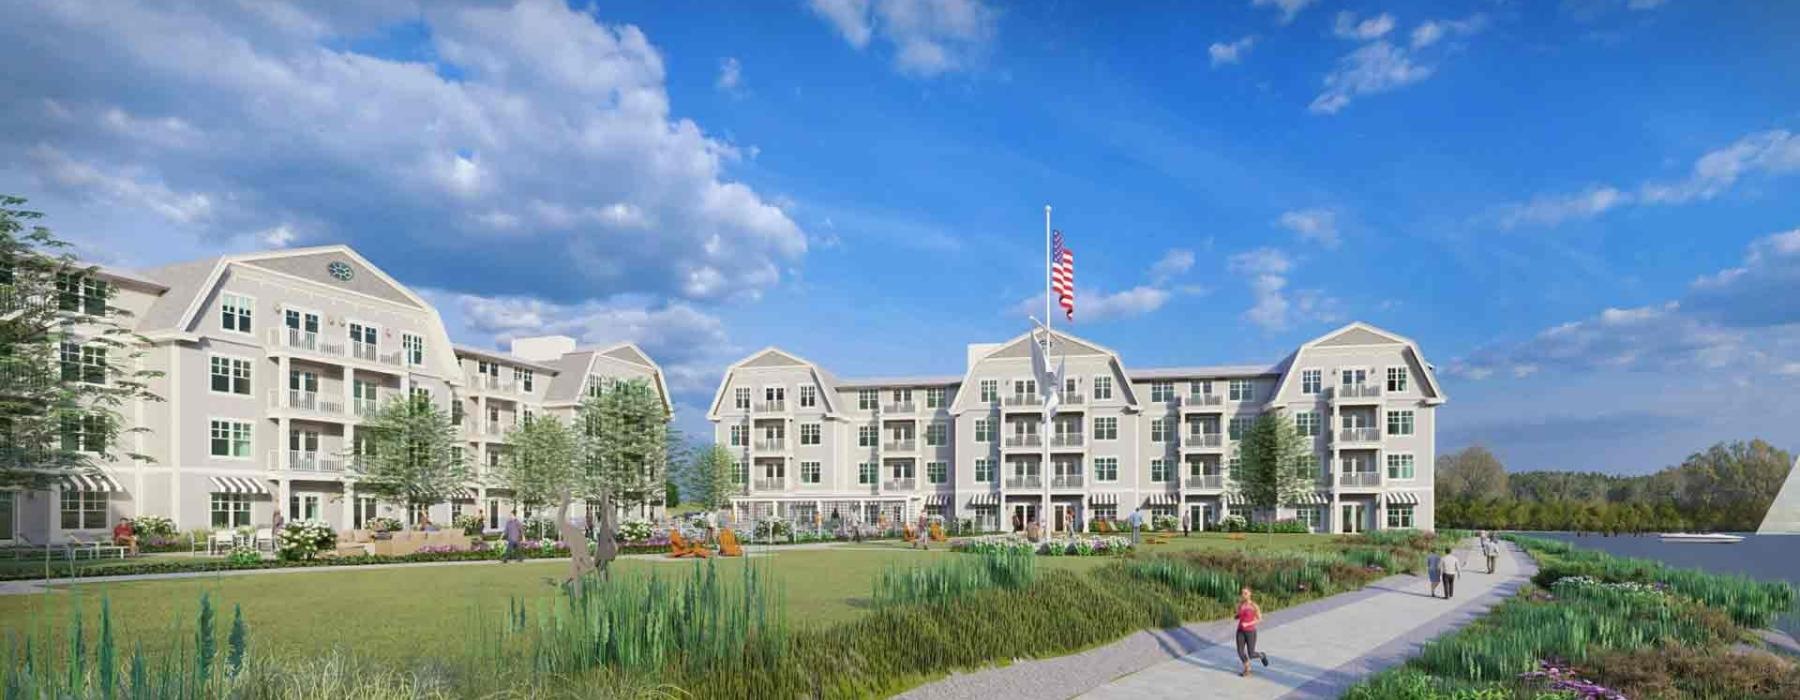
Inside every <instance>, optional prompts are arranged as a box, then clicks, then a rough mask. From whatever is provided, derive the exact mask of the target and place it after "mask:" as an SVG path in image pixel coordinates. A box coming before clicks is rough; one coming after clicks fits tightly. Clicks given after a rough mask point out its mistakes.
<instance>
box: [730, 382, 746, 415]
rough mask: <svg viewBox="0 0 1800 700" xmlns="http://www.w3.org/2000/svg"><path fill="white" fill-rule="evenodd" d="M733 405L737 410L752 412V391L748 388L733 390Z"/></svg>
mask: <svg viewBox="0 0 1800 700" xmlns="http://www.w3.org/2000/svg"><path fill="white" fill-rule="evenodd" d="M731 405H732V406H735V407H736V408H737V410H740V411H748V410H750V389H749V388H747V387H739V388H737V389H733V390H732V391H731Z"/></svg>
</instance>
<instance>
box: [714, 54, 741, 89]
mask: <svg viewBox="0 0 1800 700" xmlns="http://www.w3.org/2000/svg"><path fill="white" fill-rule="evenodd" d="M743 83H744V66H743V64H742V63H739V62H738V60H737V59H736V58H733V57H729V56H727V57H725V58H722V59H719V78H718V79H717V80H715V81H713V87H716V88H718V89H720V90H724V91H725V92H737V90H738V86H740V85H743Z"/></svg>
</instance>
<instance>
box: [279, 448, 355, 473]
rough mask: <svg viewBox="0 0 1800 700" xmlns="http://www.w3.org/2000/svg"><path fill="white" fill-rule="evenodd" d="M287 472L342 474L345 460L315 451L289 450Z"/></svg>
mask: <svg viewBox="0 0 1800 700" xmlns="http://www.w3.org/2000/svg"><path fill="white" fill-rule="evenodd" d="M271 459H273V457H271ZM287 470H288V471H295V472H323V473H328V474H341V473H343V471H344V460H343V458H341V457H338V456H336V455H332V454H326V453H322V452H318V451H313V450H288V461H287Z"/></svg>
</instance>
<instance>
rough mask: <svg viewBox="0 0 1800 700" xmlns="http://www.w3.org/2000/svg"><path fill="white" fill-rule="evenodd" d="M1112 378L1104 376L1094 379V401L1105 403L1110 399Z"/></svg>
mask: <svg viewBox="0 0 1800 700" xmlns="http://www.w3.org/2000/svg"><path fill="white" fill-rule="evenodd" d="M1112 389H1113V378H1112V377H1108V376H1105V375H1102V376H1098V377H1094V400H1095V401H1105V400H1109V399H1111V398H1112V394H1113V392H1112Z"/></svg>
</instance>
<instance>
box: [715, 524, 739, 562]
mask: <svg viewBox="0 0 1800 700" xmlns="http://www.w3.org/2000/svg"><path fill="white" fill-rule="evenodd" d="M719 556H721V557H741V556H744V548H743V547H741V546H739V545H738V540H737V534H736V533H734V532H732V531H730V530H723V531H720V532H719Z"/></svg>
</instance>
